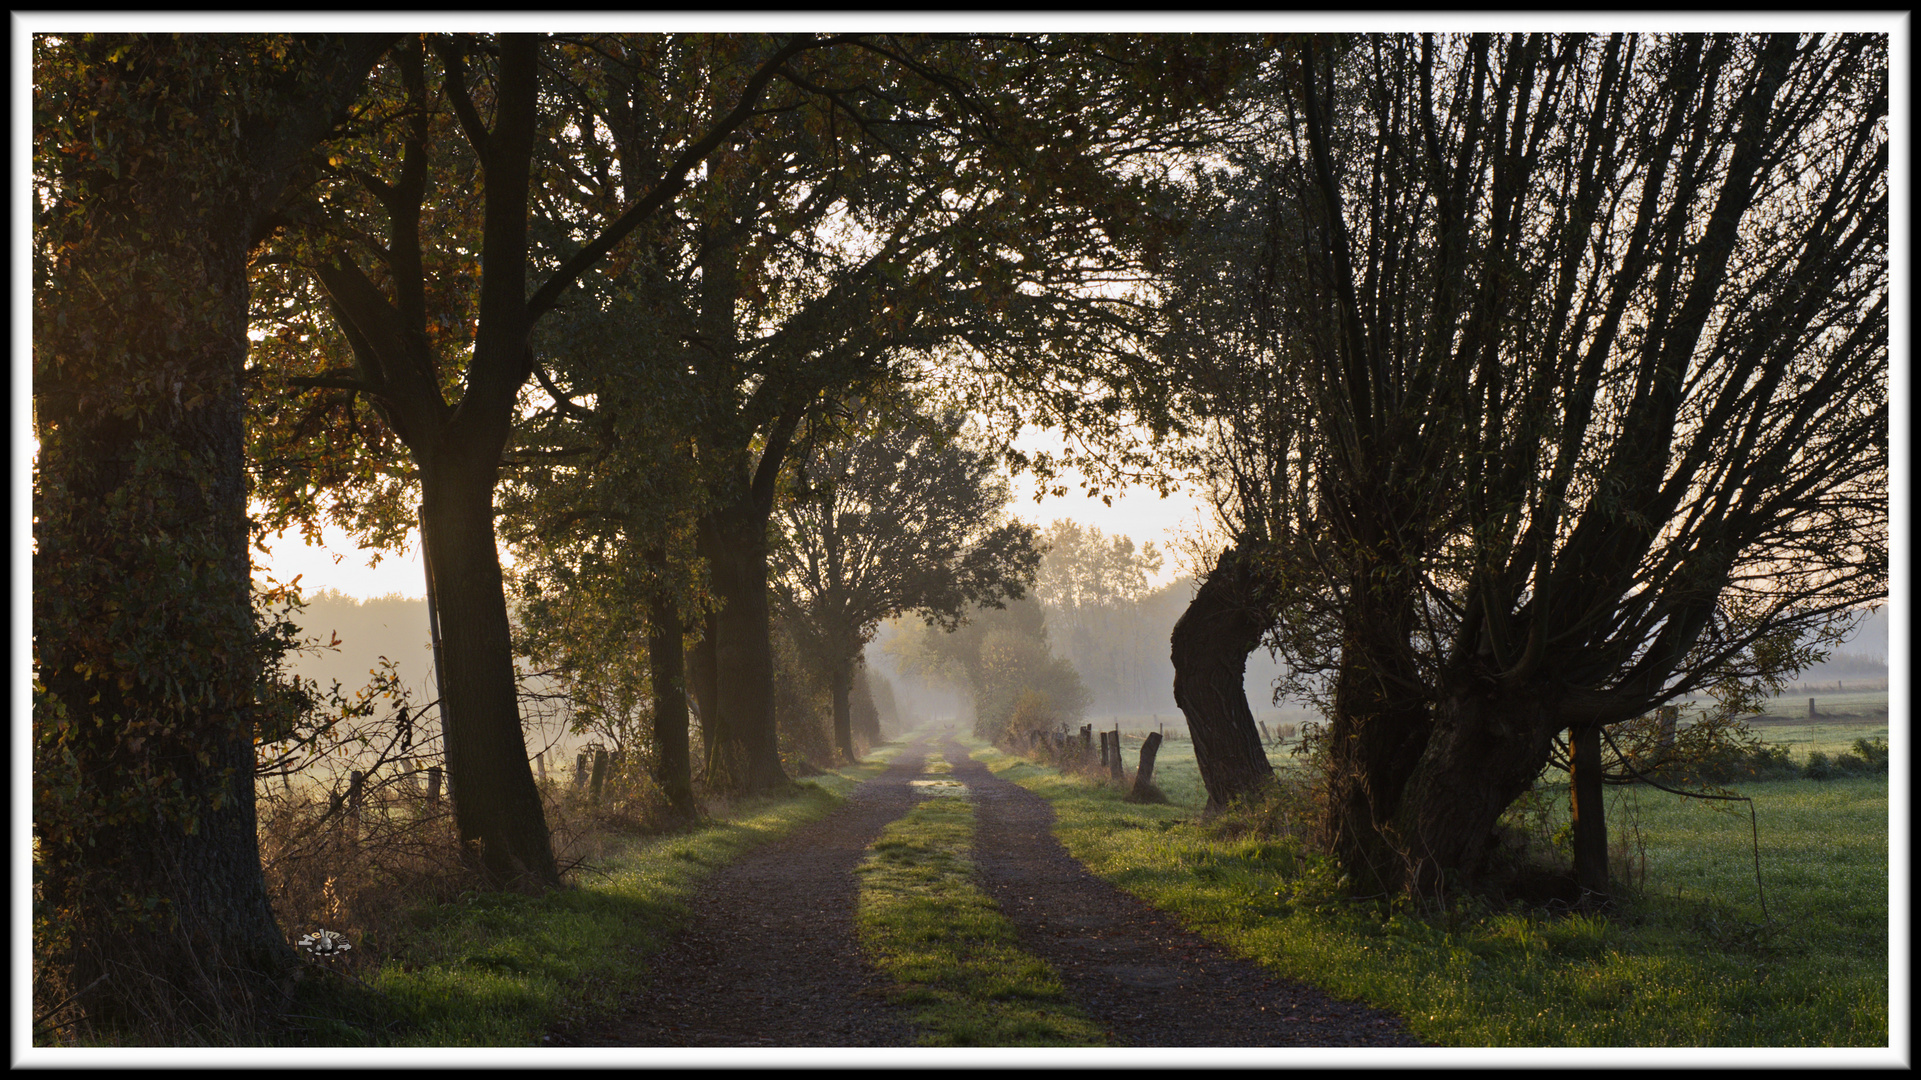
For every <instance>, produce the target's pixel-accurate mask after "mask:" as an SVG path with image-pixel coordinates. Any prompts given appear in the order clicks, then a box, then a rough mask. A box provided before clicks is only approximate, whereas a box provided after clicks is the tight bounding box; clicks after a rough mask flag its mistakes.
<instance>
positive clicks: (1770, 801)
mask: <svg viewBox="0 0 1921 1080" xmlns="http://www.w3.org/2000/svg"><path fill="white" fill-rule="evenodd" d="M976 745H978V744H976ZM1189 747H1190V744H1183V743H1176V744H1173V745H1172V746H1171V747H1169V749H1171V750H1174V751H1175V753H1173V754H1172V755H1171V757H1170V756H1169V755H1168V754H1167V751H1163V764H1162V765H1159V766H1157V768H1156V772H1155V779H1156V781H1157V782H1161V781H1162V773H1161V768H1164V767H1165V768H1168V775H1167V777H1166V780H1165V782H1164V783H1162V787H1163V790H1165V791H1167V792H1168V794H1169V796H1170V797H1171V798H1174V799H1175V804H1174V805H1170V806H1139V805H1131V804H1128V803H1125V802H1122V801H1121V798H1120V793H1119V792H1116V791H1113V790H1111V789H1107V788H1103V787H1100V786H1096V785H1092V784H1087V783H1083V782H1079V781H1075V780H1071V779H1065V778H1062V777H1061V776H1059V775H1058V774H1057V773H1055V772H1054V770H1052V769H1046V768H1042V767H1039V766H1036V765H1033V764H1031V763H1027V762H1024V761H1021V760H1020V759H1017V758H1012V757H1009V756H1007V755H1005V754H1002V753H1001V752H999V751H997V750H993V749H991V748H985V747H982V748H979V749H977V750H976V751H975V754H974V756H975V757H976V758H979V759H980V760H982V761H984V762H986V763H988V765H989V766H990V767H991V768H993V769H994V771H995V772H997V773H999V774H1000V775H1002V776H1003V777H1005V778H1007V779H1010V780H1013V781H1015V782H1017V783H1020V784H1021V785H1023V786H1025V787H1027V788H1029V789H1030V790H1033V791H1035V792H1037V793H1039V794H1041V795H1043V796H1045V797H1047V798H1048V799H1049V800H1050V801H1051V802H1052V803H1053V805H1054V809H1055V811H1056V813H1057V814H1058V816H1059V824H1058V825H1057V827H1056V830H1055V832H1056V835H1057V836H1059V837H1060V839H1061V841H1062V843H1063V844H1065V845H1066V846H1067V848H1068V850H1069V851H1071V852H1072V853H1073V854H1074V855H1075V857H1077V858H1079V859H1081V860H1082V861H1083V862H1085V863H1086V864H1087V865H1088V866H1089V868H1090V869H1092V870H1093V871H1094V872H1095V873H1097V874H1099V875H1100V876H1102V877H1104V878H1106V879H1107V880H1109V881H1112V882H1113V883H1115V884H1116V885H1118V886H1120V887H1121V888H1124V889H1126V890H1128V891H1129V892H1132V893H1134V894H1136V895H1138V896H1140V897H1141V898H1143V899H1144V900H1146V901H1148V902H1149V903H1151V904H1153V905H1155V906H1156V907H1159V908H1162V909H1164V910H1167V911H1170V912H1173V913H1175V914H1176V915H1178V916H1179V917H1180V918H1182V919H1183V920H1184V921H1185V922H1187V923H1188V924H1189V925H1190V926H1192V927H1194V928H1195V929H1196V930H1198V931H1199V932H1201V933H1203V934H1205V935H1207V936H1208V937H1210V938H1213V939H1214V940H1216V941H1219V942H1221V943H1222V944H1224V945H1226V946H1228V947H1229V948H1232V949H1234V950H1235V951H1237V952H1239V953H1241V954H1242V955H1245V956H1247V957H1249V958H1251V959H1254V960H1255V961H1257V962H1259V963H1261V964H1263V965H1265V966H1267V967H1268V968H1270V969H1271V970H1274V971H1276V972H1278V973H1280V974H1284V975H1289V976H1292V977H1295V978H1300V979H1303V980H1304V981H1308V982H1311V983H1314V984H1316V985H1318V986H1321V987H1322V988H1324V989H1325V990H1327V991H1329V992H1331V993H1333V994H1335V995H1337V996H1340V997H1344V998H1348V999H1351V1000H1359V1001H1365V1002H1367V1003H1369V1004H1373V1005H1376V1006H1379V1007H1383V1008H1387V1009H1390V1010H1392V1011H1395V1012H1397V1013H1399V1014H1401V1015H1402V1016H1404V1017H1405V1018H1406V1019H1407V1020H1408V1022H1409V1025H1410V1026H1411V1027H1412V1028H1413V1030H1414V1031H1415V1032H1416V1033H1417V1034H1418V1035H1419V1036H1420V1037H1421V1038H1422V1039H1423V1040H1426V1041H1428V1042H1431V1043H1435V1044H1439V1045H1449V1046H1507V1047H1520V1046H1623V1047H1628V1046H1633V1047H1642V1046H1647V1047H1677V1046H1817V1047H1820V1046H1863V1047H1873V1046H1886V1045H1888V1037H1889V1036H1888V988H1889V984H1888V955H1889V954H1888V900H1887V895H1888V862H1887V830H1888V803H1887V796H1888V784H1887V781H1886V779H1885V778H1877V779H1859V780H1845V781H1832V782H1827V783H1816V782H1813V781H1805V780H1803V781H1784V782H1778V783H1772V784H1751V785H1744V786H1743V787H1742V791H1743V793H1744V794H1751V795H1753V796H1754V797H1755V801H1756V804H1757V807H1758V812H1759V815H1760V825H1761V843H1762V874H1763V883H1764V885H1765V887H1766V889H1767V902H1768V915H1769V918H1768V919H1767V920H1766V921H1763V919H1762V918H1761V914H1760V909H1759V905H1758V903H1757V897H1756V895H1755V886H1754V870H1753V856H1752V853H1751V840H1750V833H1749V825H1748V816H1747V814H1746V812H1745V810H1744V809H1743V810H1742V811H1741V812H1740V813H1739V815H1738V817H1737V816H1736V815H1735V814H1731V813H1727V812H1725V811H1717V810H1714V809H1710V808H1709V807H1711V806H1712V805H1714V804H1704V803H1698V802H1697V803H1692V804H1691V805H1686V806H1683V805H1680V803H1681V801H1682V800H1680V799H1678V798H1677V797H1674V796H1661V797H1660V798H1659V799H1655V798H1653V796H1654V795H1655V794H1657V793H1653V792H1643V793H1639V794H1637V795H1635V796H1633V798H1634V799H1635V800H1636V806H1635V807H1634V810H1635V813H1634V815H1633V817H1634V820H1635V822H1636V826H1637V828H1638V830H1639V832H1640V834H1641V836H1642V838H1643V839H1644V840H1645V843H1646V855H1647V879H1646V882H1645V885H1644V886H1643V887H1642V892H1641V894H1640V895H1639V896H1637V897H1634V898H1631V899H1629V900H1628V901H1627V902H1625V903H1624V904H1622V905H1621V906H1620V907H1619V909H1618V910H1616V911H1615V912H1613V913H1611V914H1610V915H1607V916H1584V915H1575V916H1560V917H1555V916H1551V915H1547V914H1544V913H1540V912H1528V911H1523V910H1513V911H1492V910H1486V909H1477V908H1474V907H1472V906H1465V905H1464V906H1461V907H1458V908H1456V909H1455V910H1453V911H1451V912H1450V913H1448V914H1447V915H1446V916H1441V917H1436V918H1432V919H1423V918H1417V917H1415V916H1413V915H1412V914H1410V913H1409V912H1407V911H1405V910H1400V911H1397V910H1394V909H1392V908H1391V907H1389V906H1387V905H1384V904H1380V903H1375V904H1364V905H1363V904H1355V903H1353V902H1350V901H1345V900H1342V899H1340V898H1339V889H1338V883H1337V875H1336V873H1335V872H1334V870H1333V868H1332V867H1331V866H1330V865H1329V864H1328V862H1327V861H1326V860H1325V859H1324V858H1323V857H1320V856H1317V855H1315V854H1312V853H1310V852H1307V851H1305V850H1303V849H1302V848H1300V847H1299V846H1298V845H1296V844H1293V843H1290V842H1284V841H1275V840H1269V839H1260V838H1243V839H1222V838H1220V837H1219V836H1218V835H1217V834H1216V833H1215V832H1214V831H1212V830H1210V829H1208V828H1207V827H1205V826H1203V825H1201V824H1200V823H1199V822H1198V821H1197V816H1198V815H1197V814H1196V810H1197V809H1198V806H1199V805H1200V801H1201V800H1200V799H1199V798H1197V797H1195V795H1194V794H1193V792H1192V791H1191V790H1189V789H1188V786H1187V781H1186V779H1185V778H1184V775H1183V774H1184V773H1185V771H1186V770H1188V769H1191V768H1192V751H1191V748H1189ZM1183 751H1184V753H1183ZM1193 779H1194V781H1195V787H1198V773H1195V775H1194V778H1193ZM1177 792H1184V793H1185V794H1184V795H1180V796H1177V794H1176V793H1177ZM1721 805H1724V806H1725V805H1729V804H1721ZM1736 805H1738V804H1736ZM1626 811H1627V807H1626V806H1623V807H1622V808H1621V813H1622V814H1623V815H1625V813H1626ZM1617 820H1618V819H1617ZM1618 827H1619V826H1617V828H1618Z"/></svg>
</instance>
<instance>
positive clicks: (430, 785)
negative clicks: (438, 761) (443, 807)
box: [427, 765, 440, 806]
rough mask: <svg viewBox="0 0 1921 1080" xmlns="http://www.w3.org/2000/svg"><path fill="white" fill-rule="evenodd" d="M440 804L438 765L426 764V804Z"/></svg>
mask: <svg viewBox="0 0 1921 1080" xmlns="http://www.w3.org/2000/svg"><path fill="white" fill-rule="evenodd" d="M439 804H440V766H438V765H429V766H427V805H429V806H438V805H439Z"/></svg>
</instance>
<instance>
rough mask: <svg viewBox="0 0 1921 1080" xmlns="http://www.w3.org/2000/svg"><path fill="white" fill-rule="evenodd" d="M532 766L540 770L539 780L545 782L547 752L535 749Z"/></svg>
mask: <svg viewBox="0 0 1921 1080" xmlns="http://www.w3.org/2000/svg"><path fill="white" fill-rule="evenodd" d="M534 768H536V769H539V770H540V782H541V783H543V784H544V783H546V782H547V752H546V751H544V750H537V751H535V752H534Z"/></svg>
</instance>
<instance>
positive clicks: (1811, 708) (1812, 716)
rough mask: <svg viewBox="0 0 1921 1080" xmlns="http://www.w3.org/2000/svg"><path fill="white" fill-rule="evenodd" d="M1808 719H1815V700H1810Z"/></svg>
mask: <svg viewBox="0 0 1921 1080" xmlns="http://www.w3.org/2000/svg"><path fill="white" fill-rule="evenodd" d="M1808 719H1810V720H1812V719H1814V699H1813V698H1809V699H1808Z"/></svg>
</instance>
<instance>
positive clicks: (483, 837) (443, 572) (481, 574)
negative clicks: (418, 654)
mask: <svg viewBox="0 0 1921 1080" xmlns="http://www.w3.org/2000/svg"><path fill="white" fill-rule="evenodd" d="M459 449H460V450H461V451H463V453H461V454H459V455H458V456H456V455H454V454H451V453H450V454H447V455H445V456H443V457H440V458H430V459H428V461H425V462H422V467H421V470H420V489H421V520H422V521H423V522H424V523H425V525H426V528H425V530H423V532H422V534H421V538H420V540H421V548H422V549H423V551H424V553H425V557H426V560H427V563H428V565H429V567H430V569H431V572H432V575H433V583H434V603H435V607H436V609H437V611H438V614H439V616H440V621H441V626H442V629H443V633H442V636H441V652H442V655H443V656H444V658H445V660H446V671H447V675H446V680H445V681H446V688H447V689H446V694H447V696H446V699H445V701H444V702H443V704H442V709H441V722H442V724H443V728H444V731H445V752H446V756H447V780H448V786H449V789H450V792H449V793H450V794H451V796H452V799H453V807H454V823H455V827H456V828H457V829H458V831H459V834H460V844H461V848H462V850H463V852H464V853H465V856H466V857H467V858H468V860H469V861H470V863H471V864H472V865H473V866H475V867H476V868H477V869H479V870H481V871H482V872H483V873H484V874H485V875H486V876H487V878H488V879H489V880H490V881H492V882H494V883H496V884H500V885H508V884H522V885H525V884H535V885H554V884H558V882H559V880H560V875H559V872H558V869H557V868H556V866H555V863H554V852H553V844H552V841H551V839H550V838H549V836H548V832H547V818H546V811H545V808H544V807H543V806H542V804H541V801H540V789H539V787H538V786H537V785H536V784H535V783H534V774H533V770H532V768H531V766H530V765H529V764H528V759H527V743H526V736H525V734H524V733H523V732H522V730H521V722H520V697H519V689H518V687H517V686H515V684H514V653H513V639H512V631H511V628H510V624H509V622H508V619H507V599H506V593H505V591H504V589H503V587H502V581H501V572H500V553H499V550H498V548H497V547H496V546H495V539H494V502H493V492H494V482H495V479H496V475H495V474H496V472H497V470H498V466H497V464H496V463H497V462H498V460H499V447H498V446H497V445H496V446H494V447H493V448H492V452H491V453H489V452H487V448H486V447H485V446H482V447H481V448H479V450H478V452H476V451H475V449H474V447H473V444H472V443H471V442H468V443H465V444H464V445H461V446H460V447H459Z"/></svg>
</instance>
